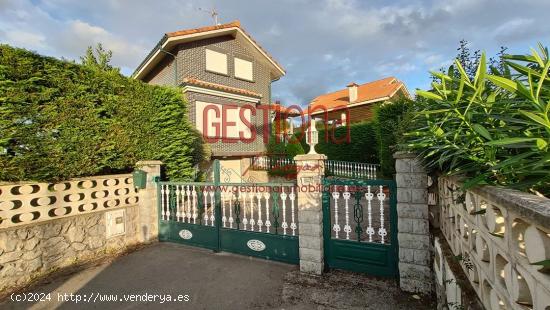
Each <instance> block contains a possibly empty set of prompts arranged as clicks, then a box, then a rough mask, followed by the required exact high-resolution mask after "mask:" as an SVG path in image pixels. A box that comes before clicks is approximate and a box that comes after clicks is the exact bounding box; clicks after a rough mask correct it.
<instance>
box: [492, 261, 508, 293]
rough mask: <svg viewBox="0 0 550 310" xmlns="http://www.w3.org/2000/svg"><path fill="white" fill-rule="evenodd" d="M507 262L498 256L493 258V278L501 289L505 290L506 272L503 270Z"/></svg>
mask: <svg viewBox="0 0 550 310" xmlns="http://www.w3.org/2000/svg"><path fill="white" fill-rule="evenodd" d="M506 265H508V261H507V260H506V259H505V258H504V257H503V256H502V255H500V254H497V256H496V257H495V276H496V279H497V280H498V282H499V283H500V284H501V285H502V287H503V288H506V280H505V279H506V271H505V270H504V269H505V267H506Z"/></svg>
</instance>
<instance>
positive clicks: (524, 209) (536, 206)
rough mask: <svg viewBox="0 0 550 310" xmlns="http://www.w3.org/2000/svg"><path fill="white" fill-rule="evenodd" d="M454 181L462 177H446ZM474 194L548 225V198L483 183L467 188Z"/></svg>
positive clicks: (549, 215)
mask: <svg viewBox="0 0 550 310" xmlns="http://www.w3.org/2000/svg"><path fill="white" fill-rule="evenodd" d="M447 178H449V179H450V180H451V181H454V182H456V183H459V184H460V183H462V182H461V181H462V180H464V177H460V176H451V177H447ZM469 190H470V191H472V192H474V193H475V194H478V195H481V196H483V197H486V198H487V199H488V200H490V201H491V202H493V203H495V204H498V205H500V206H503V207H505V208H506V209H510V210H512V211H514V212H515V213H517V214H518V215H520V216H522V217H524V218H526V219H528V220H529V221H532V222H533V223H534V224H537V225H539V226H542V227H550V199H548V198H545V197H540V196H537V195H534V194H530V193H527V192H522V191H519V190H515V189H510V188H505V187H500V186H491V185H483V186H479V187H475V188H472V189H469Z"/></svg>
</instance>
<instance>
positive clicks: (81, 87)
mask: <svg viewBox="0 0 550 310" xmlns="http://www.w3.org/2000/svg"><path fill="white" fill-rule="evenodd" d="M203 156H204V150H203V146H202V141H201V138H200V135H199V134H198V133H197V132H196V131H195V130H194V129H193V127H192V125H191V124H190V123H189V121H188V119H187V116H186V104H185V102H184V99H183V96H182V94H181V92H180V91H179V90H177V89H170V88H164V87H158V86H151V85H147V84H144V83H142V82H139V81H135V80H133V79H130V78H126V77H124V76H122V75H120V74H119V73H118V72H116V71H112V70H111V71H103V70H99V69H94V68H91V67H84V66H82V65H77V64H75V63H72V62H67V61H61V60H58V59H54V58H50V57H43V56H40V55H38V54H35V53H32V52H29V51H26V50H23V49H18V48H12V47H9V46H7V45H0V180H3V181H19V180H37V181H38V180H40V181H58V180H63V179H69V178H72V177H79V176H91V175H101V174H109V173H120V172H129V171H131V170H132V169H133V166H134V164H135V163H136V162H137V161H139V160H148V159H156V160H162V161H164V162H165V164H166V175H167V176H168V177H169V178H171V179H184V178H188V177H190V176H191V175H192V171H193V169H192V167H193V165H194V164H195V163H197V162H199V161H200V160H201V159H202V158H203Z"/></svg>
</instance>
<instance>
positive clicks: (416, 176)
mask: <svg viewBox="0 0 550 310" xmlns="http://www.w3.org/2000/svg"><path fill="white" fill-rule="evenodd" d="M394 157H395V160H396V161H395V170H396V183H397V217H398V222H397V225H398V226H397V230H398V233H397V239H398V240H399V278H400V286H401V289H403V290H404V291H407V292H419V293H426V294H428V293H431V292H432V291H433V280H432V279H433V277H432V271H431V252H430V234H429V233H430V232H429V223H428V190H427V188H428V184H427V183H428V176H427V173H426V171H425V169H424V168H423V167H422V165H421V164H420V161H419V160H418V159H416V155H414V154H410V153H401V152H400V153H396V154H395V155H394Z"/></svg>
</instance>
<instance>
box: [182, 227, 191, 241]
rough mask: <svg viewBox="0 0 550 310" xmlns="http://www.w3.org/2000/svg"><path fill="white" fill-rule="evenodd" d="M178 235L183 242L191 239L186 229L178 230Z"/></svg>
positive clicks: (189, 232)
mask: <svg viewBox="0 0 550 310" xmlns="http://www.w3.org/2000/svg"><path fill="white" fill-rule="evenodd" d="M179 235H180V237H181V238H182V239H184V240H189V239H191V238H193V233H192V232H191V231H189V230H187V229H182V230H180V232H179Z"/></svg>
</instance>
